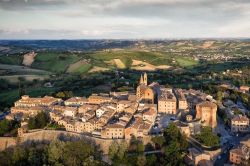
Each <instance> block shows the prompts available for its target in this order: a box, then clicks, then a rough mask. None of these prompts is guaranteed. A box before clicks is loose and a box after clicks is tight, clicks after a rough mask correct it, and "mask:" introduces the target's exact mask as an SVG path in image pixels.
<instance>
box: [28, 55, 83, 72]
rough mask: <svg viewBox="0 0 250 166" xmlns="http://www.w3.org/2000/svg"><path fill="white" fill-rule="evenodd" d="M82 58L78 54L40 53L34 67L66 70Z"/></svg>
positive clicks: (59, 70) (57, 70)
mask: <svg viewBox="0 0 250 166" xmlns="http://www.w3.org/2000/svg"><path fill="white" fill-rule="evenodd" d="M80 59H81V56H78V55H76V54H70V53H67V54H63V53H38V55H37V56H36V58H35V62H34V63H33V64H32V67H34V68H38V69H43V70H47V71H52V72H59V73H60V72H65V71H66V69H67V68H68V66H69V65H70V64H72V63H75V62H77V61H78V60H80Z"/></svg>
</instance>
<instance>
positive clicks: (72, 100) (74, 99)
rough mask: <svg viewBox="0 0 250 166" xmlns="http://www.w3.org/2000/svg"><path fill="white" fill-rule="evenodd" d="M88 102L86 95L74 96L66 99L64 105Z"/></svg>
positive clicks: (80, 104) (77, 104) (78, 104)
mask: <svg viewBox="0 0 250 166" xmlns="http://www.w3.org/2000/svg"><path fill="white" fill-rule="evenodd" d="M87 102H88V100H87V98H85V97H72V98H70V99H68V100H66V101H64V105H66V106H75V107H76V106H77V107H78V106H82V105H84V104H86V103H87Z"/></svg>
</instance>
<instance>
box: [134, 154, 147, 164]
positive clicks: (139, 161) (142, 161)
mask: <svg viewBox="0 0 250 166" xmlns="http://www.w3.org/2000/svg"><path fill="white" fill-rule="evenodd" d="M146 163H147V159H146V157H145V156H144V155H139V156H138V157H137V162H136V164H137V165H138V166H144V165H146Z"/></svg>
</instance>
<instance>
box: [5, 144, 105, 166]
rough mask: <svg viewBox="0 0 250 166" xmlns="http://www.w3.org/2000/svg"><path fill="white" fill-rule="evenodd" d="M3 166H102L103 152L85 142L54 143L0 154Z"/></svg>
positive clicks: (33, 145) (18, 148) (16, 148)
mask: <svg viewBox="0 0 250 166" xmlns="http://www.w3.org/2000/svg"><path fill="white" fill-rule="evenodd" d="M0 165H3V166H45V165H51V166H52V165H54V166H78V165H79V166H99V165H100V166H101V165H105V164H104V163H103V162H102V161H101V151H100V150H99V149H98V148H97V147H96V146H95V145H92V144H90V143H88V142H84V141H75V142H63V141H60V140H55V141H52V142H51V143H50V144H32V145H31V146H28V147H27V146H26V147H22V146H19V147H15V148H13V149H8V150H5V151H3V152H0Z"/></svg>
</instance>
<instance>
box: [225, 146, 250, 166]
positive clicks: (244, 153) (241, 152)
mask: <svg viewBox="0 0 250 166" xmlns="http://www.w3.org/2000/svg"><path fill="white" fill-rule="evenodd" d="M249 155H250V149H249V147H247V146H246V145H240V146H239V147H237V148H234V149H232V150H230V156H229V160H230V162H231V163H233V164H236V165H247V164H248V160H249Z"/></svg>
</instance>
